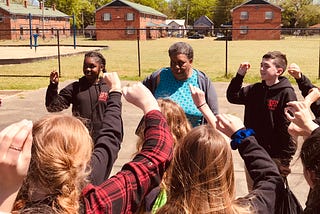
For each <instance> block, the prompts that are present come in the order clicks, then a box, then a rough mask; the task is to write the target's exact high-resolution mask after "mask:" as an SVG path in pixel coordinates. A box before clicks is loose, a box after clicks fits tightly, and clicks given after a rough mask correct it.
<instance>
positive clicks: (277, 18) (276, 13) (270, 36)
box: [232, 5, 281, 40]
mask: <svg viewBox="0 0 320 214" xmlns="http://www.w3.org/2000/svg"><path fill="white" fill-rule="evenodd" d="M241 11H247V12H248V14H249V17H248V19H247V20H241V19H240V14H241ZM267 11H272V12H273V18H272V19H271V20H268V19H265V12H267ZM241 26H247V27H248V31H247V34H240V30H233V31H232V40H276V39H280V29H281V10H280V8H278V7H275V6H273V5H243V6H242V7H239V8H236V9H235V10H234V11H233V12H232V28H233V29H240V28H241ZM262 28H267V29H274V28H276V29H279V30H250V29H262Z"/></svg>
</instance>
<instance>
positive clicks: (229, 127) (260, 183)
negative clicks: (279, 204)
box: [217, 115, 284, 213]
mask: <svg viewBox="0 0 320 214" xmlns="http://www.w3.org/2000/svg"><path fill="white" fill-rule="evenodd" d="M217 119H218V123H217V128H218V129H219V130H220V131H222V132H223V133H224V134H226V135H227V136H229V137H231V138H233V137H234V136H235V134H234V133H235V132H237V131H238V130H240V129H243V128H244V125H243V123H242V121H241V120H240V119H239V118H237V117H235V116H232V115H218V116H217ZM232 133H233V134H232ZM249 135H250V134H249ZM249 135H248V136H244V135H242V136H243V139H241V141H240V143H239V144H238V151H239V153H240V155H241V157H242V159H243V160H244V162H245V165H246V168H247V169H248V172H249V174H250V176H251V178H252V179H253V181H254V186H253V191H252V192H250V194H248V195H247V196H245V199H244V200H249V199H251V201H252V202H253V206H254V209H255V211H256V212H257V213H265V212H266V211H268V212H270V213H274V209H275V201H276V198H277V193H278V192H279V191H281V190H282V189H283V188H284V186H283V181H282V178H281V176H280V173H279V170H278V168H277V166H276V164H275V163H274V162H273V161H272V159H271V158H270V156H269V155H268V153H267V152H266V151H265V150H264V149H263V148H262V147H261V146H260V145H259V144H258V142H257V141H256V139H255V137H254V136H249ZM238 136H239V135H238ZM240 136H241V135H240ZM238 200H239V199H238ZM240 200H243V199H240Z"/></svg>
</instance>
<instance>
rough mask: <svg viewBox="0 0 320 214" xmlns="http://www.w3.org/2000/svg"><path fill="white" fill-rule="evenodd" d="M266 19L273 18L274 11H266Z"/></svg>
mask: <svg viewBox="0 0 320 214" xmlns="http://www.w3.org/2000/svg"><path fill="white" fill-rule="evenodd" d="M265 19H268V20H270V19H273V12H272V11H267V12H266V13H265Z"/></svg>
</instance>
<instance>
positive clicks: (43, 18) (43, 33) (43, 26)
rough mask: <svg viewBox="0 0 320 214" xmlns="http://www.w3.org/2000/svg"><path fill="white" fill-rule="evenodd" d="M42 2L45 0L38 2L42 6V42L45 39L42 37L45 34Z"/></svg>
mask: <svg viewBox="0 0 320 214" xmlns="http://www.w3.org/2000/svg"><path fill="white" fill-rule="evenodd" d="M44 2H45V0H42V1H41V2H40V4H41V5H42V6H41V9H42V39H43V40H44V39H45V38H46V37H45V35H44V33H45V31H44Z"/></svg>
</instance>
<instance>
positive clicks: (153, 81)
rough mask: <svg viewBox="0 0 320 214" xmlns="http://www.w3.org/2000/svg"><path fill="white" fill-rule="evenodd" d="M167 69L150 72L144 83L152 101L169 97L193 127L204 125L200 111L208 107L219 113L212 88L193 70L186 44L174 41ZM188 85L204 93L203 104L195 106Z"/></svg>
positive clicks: (189, 47) (200, 74)
mask: <svg viewBox="0 0 320 214" xmlns="http://www.w3.org/2000/svg"><path fill="white" fill-rule="evenodd" d="M168 52H169V57H170V67H164V68H161V69H159V70H157V71H155V72H153V73H152V74H151V75H150V76H148V77H147V78H146V79H145V80H143V84H144V85H145V86H146V87H147V88H149V89H150V91H151V92H152V94H153V95H154V96H155V98H169V99H171V100H173V101H175V102H176V103H178V104H179V105H180V106H181V107H182V108H183V110H184V112H185V113H186V115H187V118H188V120H189V121H190V123H191V124H192V126H193V127H195V126H198V125H201V124H203V123H205V120H204V117H203V115H202V114H201V112H200V111H199V108H201V107H202V106H205V105H208V106H209V107H210V109H211V110H212V112H213V113H214V114H218V100H217V94H216V91H215V88H214V86H213V84H212V82H211V81H210V79H209V78H208V76H207V75H206V74H205V73H203V72H202V71H200V70H197V69H195V68H193V67H192V62H193V49H192V47H191V46H190V45H189V44H187V43H185V42H177V43H174V44H173V45H171V46H170V48H169V51H168ZM189 85H192V86H195V87H198V88H200V89H201V90H202V91H204V92H205V98H206V99H205V100H206V102H204V103H201V104H200V105H198V106H195V105H194V103H193V100H192V97H191V92H190V89H189Z"/></svg>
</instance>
